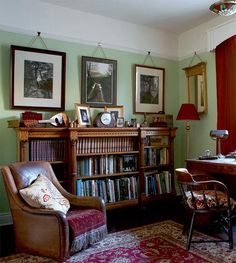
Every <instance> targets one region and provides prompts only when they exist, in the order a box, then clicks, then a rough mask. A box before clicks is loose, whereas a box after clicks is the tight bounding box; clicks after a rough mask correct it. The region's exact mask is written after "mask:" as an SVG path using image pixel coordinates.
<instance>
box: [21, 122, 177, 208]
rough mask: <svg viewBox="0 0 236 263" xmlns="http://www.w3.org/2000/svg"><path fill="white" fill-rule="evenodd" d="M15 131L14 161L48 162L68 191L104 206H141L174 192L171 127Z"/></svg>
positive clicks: (174, 130) (30, 129)
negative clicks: (96, 199)
mask: <svg viewBox="0 0 236 263" xmlns="http://www.w3.org/2000/svg"><path fill="white" fill-rule="evenodd" d="M17 131H18V145H19V161H28V160H29V161H35V160H45V161H49V162H50V163H51V164H52V167H53V170H54V172H55V174H56V176H57V177H58V179H59V181H60V183H62V185H63V186H64V187H65V188H66V189H67V190H68V191H70V192H72V193H74V194H77V195H82V196H91V195H95V196H100V197H102V198H103V199H104V200H105V202H106V206H107V209H114V208H119V207H124V206H130V205H137V204H145V203H147V202H151V201H155V200H158V199H162V198H164V197H165V198H169V197H170V196H172V195H174V194H175V190H174V180H173V171H174V163H173V160H174V155H173V153H174V149H173V142H174V137H175V135H176V128H167V127H160V128H18V129H17ZM161 185H165V187H164V186H162V188H161ZM158 187H159V188H158Z"/></svg>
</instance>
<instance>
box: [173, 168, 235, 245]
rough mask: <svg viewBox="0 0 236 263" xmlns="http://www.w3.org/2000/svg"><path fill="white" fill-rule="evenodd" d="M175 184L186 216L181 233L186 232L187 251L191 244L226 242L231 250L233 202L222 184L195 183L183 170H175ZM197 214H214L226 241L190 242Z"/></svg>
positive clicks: (191, 176) (212, 181) (213, 181)
mask: <svg viewBox="0 0 236 263" xmlns="http://www.w3.org/2000/svg"><path fill="white" fill-rule="evenodd" d="M175 173H176V176H177V182H178V185H179V188H180V191H181V194H182V197H183V202H184V205H185V208H186V212H187V216H186V223H185V224H184V227H183V233H185V232H186V231H187V233H188V236H187V245H186V248H187V250H189V249H190V244H191V242H192V243H193V242H195V243H197V242H199V243H200V242H228V243H229V248H230V249H232V248H233V231H232V211H233V209H234V206H235V201H234V200H233V199H232V198H230V197H229V192H228V189H227V187H226V185H224V184H223V183H222V182H219V181H216V180H209V179H208V180H204V178H203V179H202V180H201V181H197V180H196V178H195V177H194V175H192V174H190V173H189V172H188V170H187V169H185V168H178V169H176V170H175ZM199 214H208V215H211V214H214V215H216V216H217V219H218V220H219V223H220V226H221V227H222V228H223V230H224V231H225V232H226V234H227V239H212V240H192V232H193V226H194V223H195V217H196V215H199Z"/></svg>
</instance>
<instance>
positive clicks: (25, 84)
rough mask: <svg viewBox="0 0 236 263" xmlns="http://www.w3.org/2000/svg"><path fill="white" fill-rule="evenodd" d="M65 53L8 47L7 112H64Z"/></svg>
mask: <svg viewBox="0 0 236 263" xmlns="http://www.w3.org/2000/svg"><path fill="white" fill-rule="evenodd" d="M65 71H66V53H65V52H59V51H53V50H44V49H38V48H29V47H23V46H15V45H12V46H11V90H10V108H11V109H30V110H33V109H35V110H59V111H63V110H64V109H65Z"/></svg>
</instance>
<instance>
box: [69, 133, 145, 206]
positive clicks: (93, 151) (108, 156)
mask: <svg viewBox="0 0 236 263" xmlns="http://www.w3.org/2000/svg"><path fill="white" fill-rule="evenodd" d="M72 132H73V136H72V137H73V140H72V145H73V146H72V147H73V148H74V150H72V152H73V153H74V155H73V156H72V159H73V160H74V162H73V163H74V165H73V167H72V174H73V179H74V192H75V193H76V194H77V195H79V196H91V195H92V196H100V197H101V198H103V199H104V201H105V202H106V204H107V208H114V207H120V206H124V205H132V204H138V192H139V191H138V188H139V157H140V156H139V130H138V129H137V128H122V129H121V128H120V129H116V128H112V129H108V128H105V129H102V128H79V129H75V130H74V131H72Z"/></svg>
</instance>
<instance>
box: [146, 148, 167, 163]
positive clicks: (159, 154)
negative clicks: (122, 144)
mask: <svg viewBox="0 0 236 263" xmlns="http://www.w3.org/2000/svg"><path fill="white" fill-rule="evenodd" d="M168 163H169V151H168V148H166V147H164V148H145V149H144V164H145V165H159V164H168Z"/></svg>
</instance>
